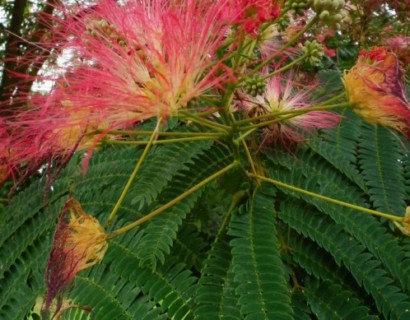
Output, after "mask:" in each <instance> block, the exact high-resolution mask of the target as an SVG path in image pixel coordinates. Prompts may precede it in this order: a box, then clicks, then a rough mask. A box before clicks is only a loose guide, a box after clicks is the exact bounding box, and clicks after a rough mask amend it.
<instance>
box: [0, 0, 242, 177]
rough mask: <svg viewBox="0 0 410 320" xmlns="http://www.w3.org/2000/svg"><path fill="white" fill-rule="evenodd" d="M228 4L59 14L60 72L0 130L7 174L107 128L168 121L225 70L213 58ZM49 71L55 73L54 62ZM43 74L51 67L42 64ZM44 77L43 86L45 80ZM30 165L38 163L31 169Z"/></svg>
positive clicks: (80, 145) (223, 77)
mask: <svg viewBox="0 0 410 320" xmlns="http://www.w3.org/2000/svg"><path fill="white" fill-rule="evenodd" d="M228 5H229V4H228V2H223V1H216V2H214V1H202V2H198V1H194V0H182V1H181V2H180V3H179V4H178V5H176V4H174V3H173V2H172V1H166V0H156V1H153V2H152V3H150V4H148V3H142V2H132V3H131V2H130V3H125V4H122V5H120V4H117V3H115V2H113V1H112V0H102V1H99V3H98V4H97V5H95V6H93V7H91V8H89V9H87V10H76V9H75V8H74V9H70V10H71V11H70V10H69V9H65V8H62V10H63V11H64V13H65V16H66V17H65V19H63V20H59V19H58V18H55V17H54V18H53V19H55V20H58V23H59V28H57V29H55V30H54V37H53V38H52V39H51V40H50V42H53V43H59V46H60V48H59V52H70V53H71V58H70V61H69V62H67V65H69V67H68V68H66V69H67V70H65V72H64V74H63V75H62V76H60V77H59V79H58V80H56V81H54V82H55V84H54V85H53V87H52V89H51V91H50V92H49V94H47V95H46V96H44V95H39V94H37V95H33V96H32V97H31V98H30V101H29V103H30V108H28V109H26V108H20V109H19V110H17V112H16V113H15V115H14V116H9V117H8V118H7V121H5V122H4V125H3V124H2V129H3V128H4V130H5V131H7V132H8V134H7V135H5V136H4V137H3V136H1V137H0V139H1V141H0V142H1V143H0V144H1V145H4V146H13V150H14V151H13V153H10V152H6V150H0V151H1V154H0V158H5V159H6V160H7V163H8V164H9V167H10V168H12V169H13V170H14V171H16V170H18V169H19V168H20V167H21V166H26V165H27V164H29V163H30V166H32V167H33V169H31V170H30V171H33V170H35V169H36V168H37V167H38V166H39V165H40V164H41V163H44V162H45V161H51V160H54V159H56V158H66V157H67V156H69V155H70V154H71V153H72V152H73V151H74V150H77V149H89V148H92V147H93V146H94V145H95V144H96V143H97V141H98V140H99V139H100V138H101V137H102V135H101V134H97V135H96V133H97V132H98V131H100V132H101V131H104V130H106V131H108V130H110V129H117V128H123V127H127V126H129V125H133V124H134V123H136V122H141V121H143V120H145V119H148V118H151V117H156V116H161V117H162V118H163V119H164V118H165V117H166V115H170V114H175V113H177V112H178V110H180V109H181V108H185V107H187V105H188V103H189V102H190V101H191V100H192V99H194V98H196V97H198V96H200V95H203V94H205V93H209V92H210V91H212V90H215V89H218V88H221V86H222V84H223V83H225V82H227V81H228V80H229V81H230V80H232V78H233V73H232V72H231V71H230V69H228V68H226V67H225V66H224V65H223V64H222V57H219V58H218V57H217V55H216V51H217V49H218V48H219V47H220V46H221V44H222V43H223V41H224V35H225V34H226V30H227V29H228V28H229V27H230V26H231V25H232V23H233V21H234V18H236V15H237V13H236V12H232V13H231V14H229V15H228V14H226V13H227V12H230V11H229V10H228ZM54 68H55V72H56V73H57V74H58V73H61V72H60V71H61V70H60V69H61V67H59V66H58V65H56V66H55V67H54ZM51 69H53V67H52V66H51ZM53 77H55V75H54V74H53V75H52V76H44V78H45V79H46V80H48V79H49V78H53ZM35 164H37V165H35Z"/></svg>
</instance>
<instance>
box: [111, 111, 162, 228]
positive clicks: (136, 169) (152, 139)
mask: <svg viewBox="0 0 410 320" xmlns="http://www.w3.org/2000/svg"><path fill="white" fill-rule="evenodd" d="M161 121H162V118H159V119H158V121H157V125H156V127H155V129H154V131H153V132H152V134H151V137H150V139H149V141H148V143H147V146H146V147H145V149H144V151H143V153H142V155H141V157H140V158H139V159H138V162H137V164H136V165H135V168H134V170H133V171H132V173H131V175H130V178H129V179H128V182H127V184H126V185H125V187H124V189H123V190H122V193H121V195H120V197H119V198H118V201H117V203H116V204H115V206H114V208H113V209H112V211H111V213H110V215H109V216H108V219H107V222H106V226H109V225H110V223H111V221H112V219H113V218H114V216H115V214H116V213H117V211H118V209H119V208H120V206H121V203H122V201H123V200H124V198H125V195H126V194H127V192H128V189H129V188H130V186H131V183H132V181H133V180H134V178H135V176H136V174H137V172H138V170H139V168H140V167H141V164H142V162H143V161H144V159H145V157H146V155H147V153H148V150H149V149H150V147H151V145H152V143H153V142H154V139H155V137H156V136H157V132H158V130H159V126H160V124H161ZM117 142H118V141H117ZM124 142H126V141H124ZM144 142H145V141H144Z"/></svg>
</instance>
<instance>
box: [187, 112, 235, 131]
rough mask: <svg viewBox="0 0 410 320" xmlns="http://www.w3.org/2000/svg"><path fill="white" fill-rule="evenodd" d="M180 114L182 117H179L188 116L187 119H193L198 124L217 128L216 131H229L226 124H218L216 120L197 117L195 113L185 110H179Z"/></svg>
mask: <svg viewBox="0 0 410 320" xmlns="http://www.w3.org/2000/svg"><path fill="white" fill-rule="evenodd" d="M181 115H182V117H180V118H188V119H190V120H192V121H194V122H196V123H198V124H201V125H204V126H207V127H210V128H213V129H215V130H218V131H223V132H229V130H230V129H231V128H230V127H228V126H225V125H223V124H220V123H217V122H214V121H210V120H207V119H203V118H201V117H198V116H197V115H195V114H191V113H189V112H186V111H181Z"/></svg>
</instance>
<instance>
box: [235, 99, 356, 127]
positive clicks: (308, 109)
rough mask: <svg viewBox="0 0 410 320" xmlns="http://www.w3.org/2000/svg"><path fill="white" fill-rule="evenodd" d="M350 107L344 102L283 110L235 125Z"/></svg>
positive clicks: (241, 121)
mask: <svg viewBox="0 0 410 320" xmlns="http://www.w3.org/2000/svg"><path fill="white" fill-rule="evenodd" d="M348 106H350V104H349V103H347V102H344V103H338V104H334V105H330V106H326V105H321V104H319V105H316V106H313V107H309V108H306V109H296V110H284V111H279V112H271V113H268V114H263V115H261V116H257V117H253V118H246V119H243V120H237V121H236V124H237V125H241V124H246V123H249V122H253V121H255V120H262V119H267V118H272V117H275V116H282V115H288V114H294V113H296V114H298V115H299V114H302V113H306V112H310V111H322V110H332V109H337V108H345V107H348Z"/></svg>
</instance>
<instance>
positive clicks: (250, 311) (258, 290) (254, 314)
mask: <svg viewBox="0 0 410 320" xmlns="http://www.w3.org/2000/svg"><path fill="white" fill-rule="evenodd" d="M228 234H229V235H230V236H232V237H233V240H231V243H230V244H231V247H232V256H233V272H234V280H235V283H236V285H237V287H236V294H237V295H238V296H239V305H240V306H241V307H240V310H241V313H242V314H243V315H244V318H245V319H292V313H293V311H292V308H291V307H290V296H289V289H288V287H287V281H286V279H285V272H284V267H283V264H282V261H281V258H280V251H279V241H278V239H277V237H276V228H275V218H274V208H273V201H272V199H270V198H269V197H267V196H265V195H263V194H262V193H261V192H258V191H257V192H255V194H254V195H253V197H252V199H251V200H250V201H249V203H248V205H247V206H242V207H241V209H240V210H239V212H237V213H235V214H234V215H233V216H232V219H231V223H230V226H229V232H228Z"/></svg>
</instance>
